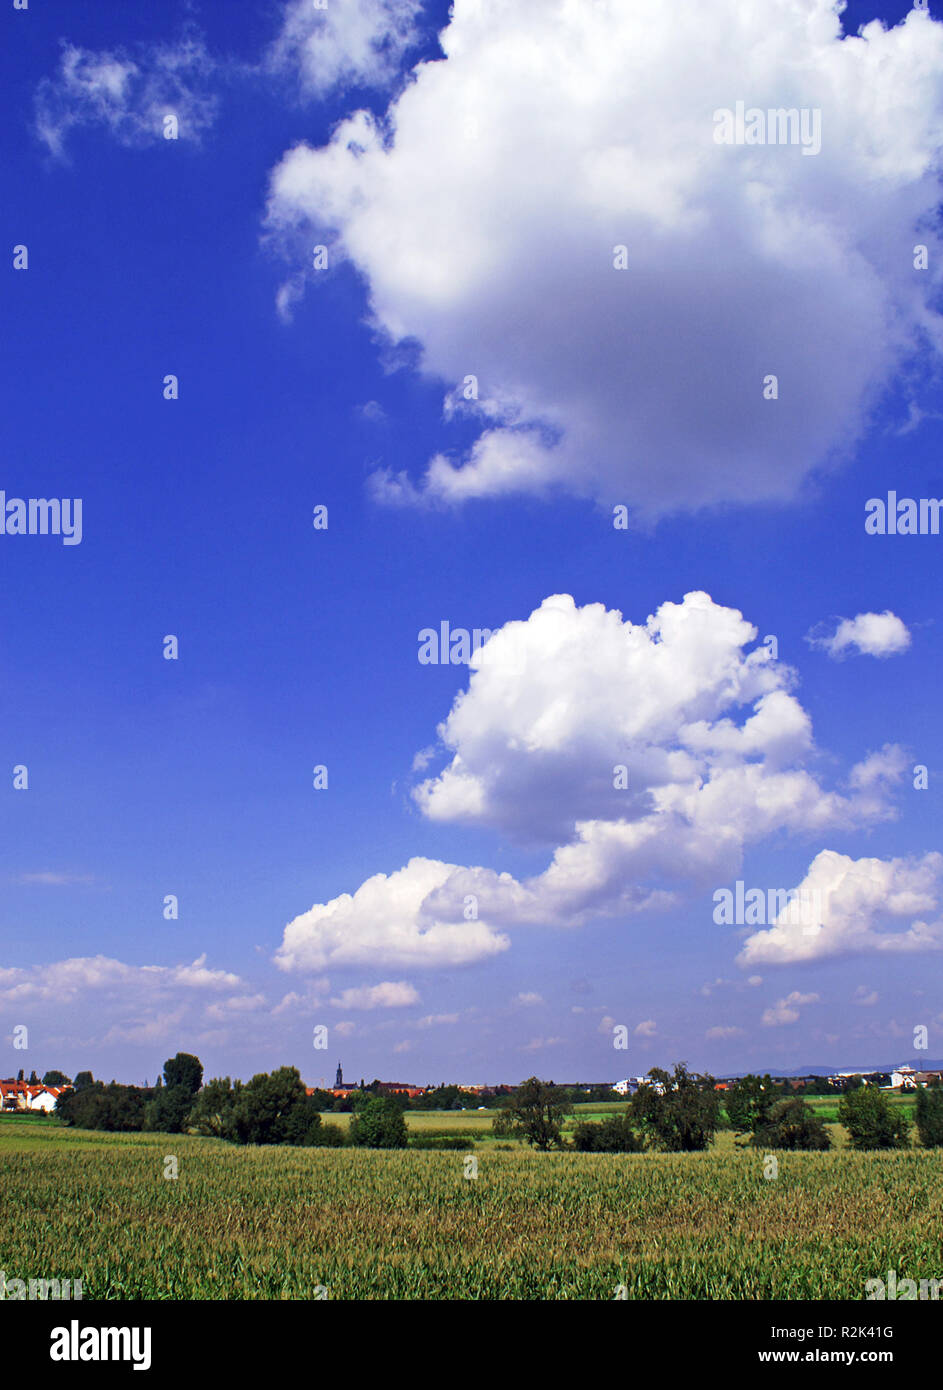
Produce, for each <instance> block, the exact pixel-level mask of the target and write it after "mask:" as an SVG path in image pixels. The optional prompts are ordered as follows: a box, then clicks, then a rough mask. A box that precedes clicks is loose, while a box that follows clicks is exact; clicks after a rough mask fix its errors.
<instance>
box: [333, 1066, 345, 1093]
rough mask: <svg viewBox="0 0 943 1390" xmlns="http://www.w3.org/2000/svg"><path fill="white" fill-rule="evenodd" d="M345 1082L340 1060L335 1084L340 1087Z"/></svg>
mask: <svg viewBox="0 0 943 1390" xmlns="http://www.w3.org/2000/svg"><path fill="white" fill-rule="evenodd" d="M343 1084H344V1073H343V1072H342V1071H341V1064H340V1062H338V1064H337V1079H336V1080H335V1082H334V1085H335V1086H338V1087H340V1086H343Z"/></svg>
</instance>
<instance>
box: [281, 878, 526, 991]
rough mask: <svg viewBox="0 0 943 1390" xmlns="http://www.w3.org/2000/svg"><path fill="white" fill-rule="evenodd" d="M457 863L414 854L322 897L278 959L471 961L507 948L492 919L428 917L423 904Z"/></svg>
mask: <svg viewBox="0 0 943 1390" xmlns="http://www.w3.org/2000/svg"><path fill="white" fill-rule="evenodd" d="M455 867H456V866H455V865H454V864H443V863H441V862H439V861H438V860H434V859H421V858H416V859H411V860H410V861H409V863H408V864H407V865H406V866H405V868H402V869H399V870H397V871H396V872H395V873H392V874H374V875H373V877H372V878H368V879H367V880H366V882H365V883H362V884H361V885H360V887H359V888H358V889H357V891H356V892H355V893H353V894H351V893H342V894H341V895H340V896H339V897H337V898H333V899H332V900H331V901H330V902H329V903H315V905H314V906H313V907H312V908H310V909H309V910H308V911H307V912H303V913H302V914H301V915H300V916H298V917H296V918H295V919H294V920H293V921H291V922H289V923H288V925H287V927H286V928H285V933H284V937H283V940H282V944H281V946H280V948H279V950H278V952H277V953H276V956H275V961H276V964H278V965H279V966H280V967H281V968H282V969H283V970H321V969H323V968H324V966H326V965H327V964H331V965H369V966H373V965H385V964H396V965H419V966H423V965H464V964H467V962H469V961H472V960H478V959H481V958H482V957H484V956H489V955H494V954H495V953H496V952H498V951H503V950H506V949H507V946H508V944H509V943H508V940H507V938H506V937H504V936H502V935H501V934H500V933H497V932H494V931H492V930H491V929H490V928H489V927H488V926H486V925H485V923H484V922H481V921H474V920H472V921H465V920H463V917H462V913H461V911H458V912H454V913H453V914H452V916H451V920H449V919H448V918H446V919H444V920H439V919H437V918H435V917H429V916H428V914H427V915H426V916H425V917H423V915H422V907H423V904H424V902H425V901H426V899H427V898H428V897H429V895H430V893H432V892H433V891H434V889H435V888H436V887H438V886H439V885H440V884H441V883H442V882H443V881H444V880H445V879H447V878H448V877H449V876H450V875H451V874H452V873H453V872H454V871H455Z"/></svg>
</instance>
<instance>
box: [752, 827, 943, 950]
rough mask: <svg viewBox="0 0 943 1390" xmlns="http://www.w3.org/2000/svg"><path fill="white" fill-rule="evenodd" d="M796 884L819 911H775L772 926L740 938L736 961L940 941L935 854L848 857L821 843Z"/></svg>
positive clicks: (939, 870)
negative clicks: (816, 853)
mask: <svg viewBox="0 0 943 1390" xmlns="http://www.w3.org/2000/svg"><path fill="white" fill-rule="evenodd" d="M797 891H798V893H799V894H800V895H801V901H803V902H804V903H806V904H808V905H809V907H811V906H812V905H813V904H816V905H817V906H818V907H819V909H820V911H819V912H818V913H817V914H816V915H812V914H810V913H806V912H803V913H801V914H800V913H798V912H793V913H792V914H791V916H790V913H789V912H788V911H787V912H783V913H781V914H780V916H779V918H778V920H777V921H776V922H775V923H774V924H773V925H772V926H770V927H769V928H767V929H765V930H763V931H758V932H755V933H754V934H753V935H752V936H750V937H748V938H747V940H746V941H745V942H744V945H743V950H742V951H741V953H740V956H739V963H740V964H741V965H743V966H750V965H760V964H770V965H776V964H779V965H787V964H793V963H797V962H801V961H811V960H821V959H823V958H825V957H827V956H840V955H851V954H859V953H862V952H867V953H872V952H888V951H890V952H913V951H928V950H939V949H940V948H941V947H943V854H938V853H936V852H933V853H930V854H925V855H923V856H922V857H919V856H914V857H911V858H907V859H873V858H869V859H850V858H849V857H848V856H847V855H845V854H837V853H835V851H834V850H822V852H821V853H820V854H818V855H816V857H815V859H814V860H813V861H812V863H811V864H810V866H809V872H808V873H807V874H806V876H805V878H804V879H803V880H802V883H801V884H800V885H799V887H798V890H797ZM800 918H801V920H800Z"/></svg>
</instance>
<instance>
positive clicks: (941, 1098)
mask: <svg viewBox="0 0 943 1390" xmlns="http://www.w3.org/2000/svg"><path fill="white" fill-rule="evenodd" d="M917 1133H918V1134H919V1136H920V1142H921V1144H922V1145H923V1147H924V1148H925V1149H939V1148H943V1086H941V1085H940V1083H939V1082H938V1081H933V1082H931V1083H930V1085H929V1086H921V1087H920V1088H919V1089H918V1091H917Z"/></svg>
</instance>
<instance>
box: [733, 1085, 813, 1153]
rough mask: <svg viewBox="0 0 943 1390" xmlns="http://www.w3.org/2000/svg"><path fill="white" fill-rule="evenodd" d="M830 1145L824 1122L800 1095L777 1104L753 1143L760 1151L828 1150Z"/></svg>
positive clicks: (763, 1122)
mask: <svg viewBox="0 0 943 1390" xmlns="http://www.w3.org/2000/svg"><path fill="white" fill-rule="evenodd" d="M831 1142H832V1141H831V1139H830V1138H829V1136H828V1130H827V1129H826V1128H825V1125H824V1123H823V1121H822V1120H820V1119H819V1117H818V1115H816V1113H815V1111H814V1110H813V1109H812V1108H811V1106H808V1105H806V1103H805V1101H804V1100H802V1099H801V1097H800V1096H793V1097H792V1098H791V1099H787V1100H778V1101H776V1103H775V1104H774V1105H773V1106H772V1107H771V1108H770V1109H769V1111H768V1112H767V1114H766V1115H765V1117H764V1118H763V1119H762V1120H761V1121H760V1122H759V1123H758V1125H757V1127H756V1130H755V1131H754V1134H753V1137H752V1138H751V1140H750V1143H751V1144H752V1145H753V1147H754V1148H757V1149H828V1148H830V1147H831Z"/></svg>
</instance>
